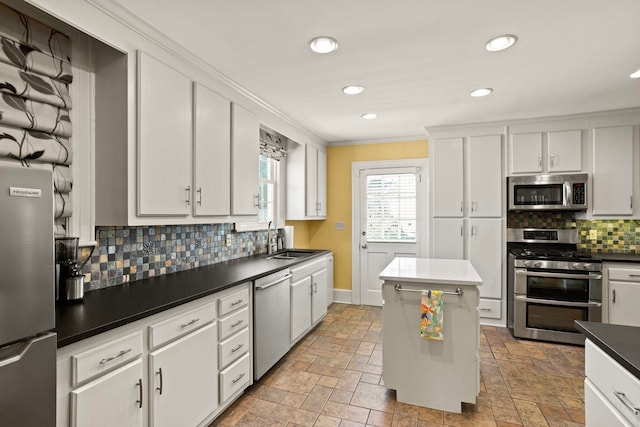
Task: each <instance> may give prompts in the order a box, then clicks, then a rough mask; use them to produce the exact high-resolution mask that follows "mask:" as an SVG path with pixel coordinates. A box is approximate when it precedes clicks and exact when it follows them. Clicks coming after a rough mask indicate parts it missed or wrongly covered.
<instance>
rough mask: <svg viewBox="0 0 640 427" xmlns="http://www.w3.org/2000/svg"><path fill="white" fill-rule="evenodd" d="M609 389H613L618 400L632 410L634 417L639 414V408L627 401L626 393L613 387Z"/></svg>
mask: <svg viewBox="0 0 640 427" xmlns="http://www.w3.org/2000/svg"><path fill="white" fill-rule="evenodd" d="M611 390H613V394H615V395H616V397H617V398H618V400H619V401H620V402H622V404H623V405H624V406H626V407H627V408H628V409H629V410H630V411H631V412H633V415H635V416H636V417H637V416H638V415H640V408H638V407H635V406H633V404H632V403H631V401H629V398H628V397H627V395H626V394H624V393H623V392H621V391H617V390H616V389H615V388H613V387H611Z"/></svg>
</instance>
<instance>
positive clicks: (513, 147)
mask: <svg viewBox="0 0 640 427" xmlns="http://www.w3.org/2000/svg"><path fill="white" fill-rule="evenodd" d="M509 154H510V155H509V165H510V169H509V170H510V171H511V173H512V174H518V173H537V172H542V133H540V132H536V133H519V134H514V135H511V139H510V141H509Z"/></svg>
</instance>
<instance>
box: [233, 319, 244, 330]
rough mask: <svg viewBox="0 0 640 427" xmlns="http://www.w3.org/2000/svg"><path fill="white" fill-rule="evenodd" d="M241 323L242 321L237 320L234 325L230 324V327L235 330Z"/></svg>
mask: <svg viewBox="0 0 640 427" xmlns="http://www.w3.org/2000/svg"><path fill="white" fill-rule="evenodd" d="M241 323H242V320H238V321H237V322H236V323H234V324H232V325H231V327H232V328H235V327H236V326H238V325H240V324H241Z"/></svg>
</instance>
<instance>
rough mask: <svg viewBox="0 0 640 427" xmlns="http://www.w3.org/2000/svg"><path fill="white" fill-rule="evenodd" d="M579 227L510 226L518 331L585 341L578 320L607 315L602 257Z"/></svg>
mask: <svg viewBox="0 0 640 427" xmlns="http://www.w3.org/2000/svg"><path fill="white" fill-rule="evenodd" d="M577 241H578V234H577V230H576V229H570V230H555V229H514V228H511V229H508V230H507V249H508V252H509V256H508V263H507V264H508V271H507V298H508V299H507V326H508V328H509V329H510V330H511V332H512V334H513V336H514V337H519V338H530V339H538V340H545V341H555V342H562V343H570V344H584V335H582V334H581V333H579V332H578V331H577V330H576V329H575V325H574V320H588V321H593V322H599V321H601V320H602V273H601V272H602V263H601V261H600V260H597V259H593V258H592V257H591V255H590V254H589V253H583V252H579V251H577V250H576V242H577Z"/></svg>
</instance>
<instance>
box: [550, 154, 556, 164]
mask: <svg viewBox="0 0 640 427" xmlns="http://www.w3.org/2000/svg"><path fill="white" fill-rule="evenodd" d="M555 160H556V155H555V154H552V155H550V156H549V166H554V163H555Z"/></svg>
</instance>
